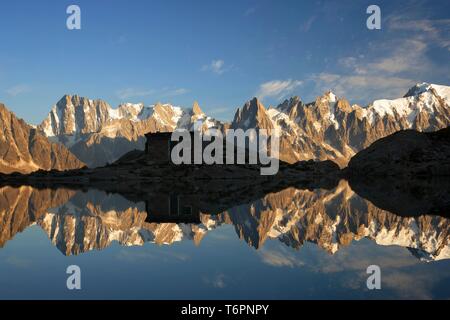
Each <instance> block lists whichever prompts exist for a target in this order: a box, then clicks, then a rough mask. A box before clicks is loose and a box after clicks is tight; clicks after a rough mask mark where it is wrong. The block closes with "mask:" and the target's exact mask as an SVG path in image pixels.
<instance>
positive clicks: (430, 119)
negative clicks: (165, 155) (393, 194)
mask: <svg viewBox="0 0 450 320" xmlns="http://www.w3.org/2000/svg"><path fill="white" fill-rule="evenodd" d="M198 122H201V123H202V127H201V128H202V130H206V129H207V128H218V129H221V130H224V129H226V128H228V127H230V128H232V129H238V128H241V129H244V130H246V129H249V128H256V129H266V130H267V131H268V133H272V132H276V133H277V134H278V135H279V137H280V159H281V160H283V161H285V162H288V163H294V162H297V161H300V160H311V159H312V160H332V161H335V162H336V163H338V164H339V165H340V166H341V167H345V166H346V165H347V163H348V161H349V160H350V158H351V157H352V156H353V155H355V154H356V153H357V152H358V151H360V150H363V149H364V148H367V147H368V146H369V145H370V144H372V143H373V142H374V141H376V140H378V139H380V138H383V137H385V136H388V135H390V134H392V133H394V132H397V131H400V130H405V129H414V130H417V131H436V130H438V129H442V128H445V127H447V126H448V125H449V124H450V87H447V86H441V85H434V84H426V83H422V84H418V85H416V86H415V87H413V88H411V89H409V90H408V92H407V94H406V95H405V96H404V97H402V98H399V99H395V100H376V101H374V102H373V103H371V104H370V105H368V106H367V107H361V106H358V105H351V104H350V103H349V102H348V101H347V100H346V99H345V98H338V97H337V96H336V95H334V94H333V93H332V92H327V93H325V94H324V95H323V96H321V97H318V98H317V99H316V100H315V101H314V102H311V103H307V104H305V103H303V102H302V101H301V99H300V98H299V97H292V98H291V99H289V100H285V101H284V102H283V103H281V104H280V105H278V106H277V107H270V108H268V109H266V108H265V107H264V106H263V104H262V103H261V102H260V101H259V100H258V99H257V98H254V99H253V100H251V101H248V102H247V103H245V104H244V106H243V107H242V108H239V109H238V110H237V111H236V113H235V116H234V119H233V121H232V123H231V125H228V124H225V123H221V122H220V121H217V120H214V119H213V118H211V117H208V116H207V115H205V113H204V112H203V111H202V110H201V108H200V106H199V105H198V103H194V105H193V107H192V108H191V109H183V108H180V107H176V106H172V105H169V104H156V105H152V106H144V105H143V104H131V103H127V104H122V105H120V106H119V107H118V108H116V109H113V108H111V106H109V105H108V104H107V103H106V102H104V101H102V100H90V99H87V98H81V97H78V96H64V97H63V98H62V99H61V100H60V101H59V102H58V103H57V104H56V105H55V106H54V107H53V108H52V110H51V112H50V113H49V115H48V117H47V118H46V119H45V120H44V121H43V122H42V123H41V124H40V125H39V126H38V130H39V131H41V132H43V133H44V134H45V135H46V136H47V137H49V138H50V139H51V140H52V141H55V142H60V143H62V144H64V145H65V146H66V147H67V148H69V149H70V150H71V151H72V152H73V153H74V154H75V155H76V156H77V157H78V158H79V159H81V160H82V161H84V162H85V163H87V164H88V165H89V166H90V167H98V166H102V165H105V164H107V163H111V162H113V161H115V160H117V159H118V158H120V157H121V156H122V155H124V154H125V153H127V152H129V151H131V150H134V149H140V150H142V149H143V148H144V138H143V135H144V134H145V133H147V132H156V131H162V132H171V131H173V130H175V129H177V128H184V129H189V130H191V129H193V127H194V124H196V123H198Z"/></svg>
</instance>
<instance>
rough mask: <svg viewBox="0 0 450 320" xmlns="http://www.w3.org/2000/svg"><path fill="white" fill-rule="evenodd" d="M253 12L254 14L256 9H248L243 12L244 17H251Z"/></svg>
mask: <svg viewBox="0 0 450 320" xmlns="http://www.w3.org/2000/svg"><path fill="white" fill-rule="evenodd" d="M255 12H256V7H251V8H248V9H247V10H245V12H244V17H248V16H251V15H252V14H254V13H255Z"/></svg>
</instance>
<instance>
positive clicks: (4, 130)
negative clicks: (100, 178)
mask: <svg viewBox="0 0 450 320" xmlns="http://www.w3.org/2000/svg"><path fill="white" fill-rule="evenodd" d="M83 166H84V164H83V163H82V162H81V161H79V160H78V159H77V158H76V157H75V156H74V155H73V154H71V153H70V152H69V151H68V150H67V149H66V147H64V146H62V145H60V144H56V143H51V142H50V141H49V140H48V139H47V138H46V137H45V136H44V135H42V134H41V133H39V131H38V130H36V129H35V128H33V127H31V126H30V125H28V124H27V123H25V121H23V120H22V119H19V118H17V117H16V116H15V115H14V113H12V112H11V111H9V110H8V109H7V108H6V107H5V106H4V105H3V104H0V172H1V173H12V172H21V173H29V172H32V171H36V170H39V169H43V170H51V169H56V170H69V169H76V168H81V167H83Z"/></svg>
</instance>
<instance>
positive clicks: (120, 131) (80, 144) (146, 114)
mask: <svg viewBox="0 0 450 320" xmlns="http://www.w3.org/2000/svg"><path fill="white" fill-rule="evenodd" d="M197 121H202V122H203V123H204V125H206V126H208V127H213V126H218V127H220V123H219V122H217V121H216V120H214V119H212V118H210V117H208V116H206V115H205V114H204V113H203V111H202V110H201V109H200V106H199V105H198V103H196V102H195V103H194V105H193V108H192V109H183V108H181V107H177V106H173V105H170V104H160V103H157V104H155V105H152V106H144V104H142V103H139V104H132V103H125V104H121V105H119V106H118V107H117V108H116V109H114V108H112V107H111V106H110V105H109V104H108V103H106V102H105V101H102V100H91V99H88V98H84V97H79V96H77V95H74V96H70V95H65V96H64V97H63V98H62V99H61V100H60V101H58V103H56V105H55V106H53V108H52V110H51V111H50V113H49V115H48V116H47V118H46V119H45V120H44V121H43V122H42V123H41V124H40V125H39V126H38V130H39V131H40V132H42V133H43V134H45V135H46V136H47V137H48V138H49V139H50V140H51V141H54V142H59V143H61V144H63V145H65V146H66V147H67V148H68V149H69V150H70V151H71V152H72V153H73V154H74V155H76V156H77V157H78V158H79V159H80V160H82V161H83V162H85V163H86V164H87V165H88V166H89V167H99V166H103V165H106V164H108V163H112V162H114V161H115V160H117V159H118V158H120V157H121V156H122V155H124V154H125V153H127V152H129V151H131V150H135V149H140V150H143V149H144V143H145V138H144V134H145V133H148V132H172V131H174V130H175V129H176V128H186V129H191V128H192V127H193V126H194V124H195V123H196V122H197Z"/></svg>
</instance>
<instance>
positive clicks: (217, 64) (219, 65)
mask: <svg viewBox="0 0 450 320" xmlns="http://www.w3.org/2000/svg"><path fill="white" fill-rule="evenodd" d="M224 67H225V61H223V60H220V59H219V60H213V61H211V63H210V64H205V65H204V66H203V67H202V71H211V72H214V73H215V74H218V75H221V74H222V73H224V72H225V71H226V70H225V69H224Z"/></svg>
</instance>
